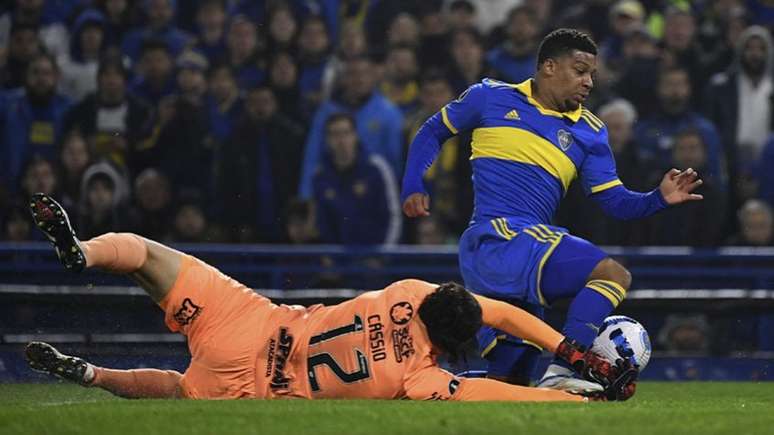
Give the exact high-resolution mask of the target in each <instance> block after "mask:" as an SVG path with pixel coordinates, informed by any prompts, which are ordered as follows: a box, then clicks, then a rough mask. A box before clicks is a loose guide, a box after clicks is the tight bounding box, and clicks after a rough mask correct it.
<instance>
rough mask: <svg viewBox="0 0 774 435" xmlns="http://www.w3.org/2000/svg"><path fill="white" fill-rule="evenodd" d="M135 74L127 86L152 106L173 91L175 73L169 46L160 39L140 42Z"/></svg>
mask: <svg viewBox="0 0 774 435" xmlns="http://www.w3.org/2000/svg"><path fill="white" fill-rule="evenodd" d="M140 53H141V54H140V62H139V64H138V65H137V66H138V68H137V76H136V77H135V78H134V80H133V81H132V84H131V85H130V86H129V90H130V91H131V93H132V94H134V95H135V96H137V97H140V98H142V99H144V100H146V101H148V102H150V103H151V104H153V105H154V106H156V105H157V104H159V102H160V101H161V99H162V98H164V97H166V96H168V95H172V94H174V93H175V74H174V72H175V71H174V65H173V63H172V57H171V53H170V51H169V47H168V46H167V44H166V43H165V42H164V41H161V40H153V39H150V40H147V41H145V42H144V43H143V44H142V49H141V52H140Z"/></svg>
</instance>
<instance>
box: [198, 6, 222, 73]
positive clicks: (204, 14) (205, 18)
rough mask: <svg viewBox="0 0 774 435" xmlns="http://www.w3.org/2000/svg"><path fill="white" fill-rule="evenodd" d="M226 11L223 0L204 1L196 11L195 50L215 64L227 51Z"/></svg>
mask: <svg viewBox="0 0 774 435" xmlns="http://www.w3.org/2000/svg"><path fill="white" fill-rule="evenodd" d="M227 18H228V17H227V16H226V9H225V4H224V2H223V0H203V1H200V2H199V7H198V8H197V11H196V27H197V38H196V43H195V44H194V46H193V49H194V50H196V51H197V52H199V53H201V54H203V55H204V56H205V57H206V58H207V61H209V62H210V63H211V64H214V63H215V62H217V61H218V60H219V58H220V57H221V56H222V55H223V52H225V51H226V37H225V35H226V20H227Z"/></svg>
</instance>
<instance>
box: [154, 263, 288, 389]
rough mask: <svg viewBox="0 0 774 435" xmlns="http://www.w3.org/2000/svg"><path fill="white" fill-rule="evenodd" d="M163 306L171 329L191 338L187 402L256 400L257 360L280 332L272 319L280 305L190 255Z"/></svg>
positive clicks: (184, 386) (185, 385)
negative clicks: (190, 400)
mask: <svg viewBox="0 0 774 435" xmlns="http://www.w3.org/2000/svg"><path fill="white" fill-rule="evenodd" d="M159 305H160V306H161V308H162V309H163V310H164V312H165V317H164V321H165V323H166V324H167V326H168V327H169V329H170V330H172V331H175V332H180V333H182V334H183V335H185V336H186V337H187V338H188V348H189V349H190V351H191V364H190V366H189V367H188V369H187V370H186V372H185V374H184V375H183V379H182V381H181V385H182V390H183V395H184V396H185V397H187V398H202V399H204V398H208V399H233V398H242V397H256V363H257V361H256V359H257V357H258V354H259V352H260V350H261V348H262V347H263V346H264V345H265V343H266V342H267V341H268V340H269V337H270V336H271V334H272V333H273V332H275V331H274V330H273V328H271V326H270V325H271V323H272V322H270V321H269V318H270V317H271V316H272V312H273V311H275V309H276V308H277V306H276V305H274V304H272V303H271V301H270V300H269V299H268V298H266V297H263V296H261V295H259V294H258V293H256V292H254V291H253V290H251V289H249V288H247V287H246V286H244V285H242V284H240V283H239V282H237V281H235V280H234V279H232V278H230V277H228V276H226V275H224V274H223V273H221V272H220V271H218V270H217V269H215V268H214V267H212V266H210V265H208V264H206V263H204V262H202V261H200V260H198V259H196V258H194V257H191V256H189V255H184V256H183V260H182V264H181V266H180V273H179V274H178V277H177V280H176V281H175V284H174V285H173V287H172V289H171V290H170V291H169V293H168V294H167V296H166V297H165V298H164V299H163V300H162V301H161V302H160V303H159ZM258 388H259V389H260V386H259V387H258ZM258 395H259V396H260V395H261V394H260V392H259V393H258Z"/></svg>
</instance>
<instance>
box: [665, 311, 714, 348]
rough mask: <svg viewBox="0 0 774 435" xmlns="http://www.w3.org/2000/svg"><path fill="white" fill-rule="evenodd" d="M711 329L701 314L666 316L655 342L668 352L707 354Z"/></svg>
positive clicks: (705, 317)
mask: <svg viewBox="0 0 774 435" xmlns="http://www.w3.org/2000/svg"><path fill="white" fill-rule="evenodd" d="M711 332H712V330H711V328H710V325H709V323H708V322H707V316H705V315H703V314H699V315H694V316H686V315H679V314H672V315H669V316H667V319H666V321H665V322H664V326H662V327H661V329H660V330H659V331H658V336H657V338H656V339H657V342H658V344H659V345H661V346H662V348H663V349H664V350H666V351H668V352H702V353H704V352H707V351H709V349H710V335H711Z"/></svg>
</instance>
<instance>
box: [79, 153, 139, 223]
mask: <svg viewBox="0 0 774 435" xmlns="http://www.w3.org/2000/svg"><path fill="white" fill-rule="evenodd" d="M128 197H129V185H128V182H127V180H126V177H125V176H124V175H123V174H121V173H120V172H119V171H118V170H117V169H116V168H115V167H114V166H113V165H111V164H110V163H108V162H106V161H101V162H98V163H95V164H93V165H91V166H90V167H89V168H88V169H86V172H84V174H83V180H82V181H81V200H80V204H79V205H78V236H79V237H94V236H95V235H97V234H103V233H105V232H113V231H120V230H122V229H124V222H123V220H122V218H121V217H122V216H123V215H125V210H124V209H123V208H124V206H125V205H126V201H127V199H128Z"/></svg>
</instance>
